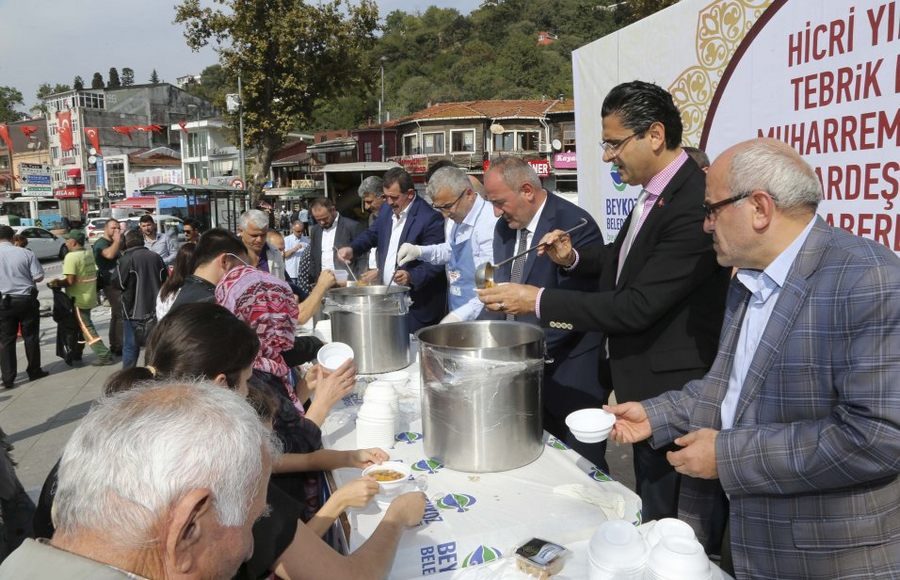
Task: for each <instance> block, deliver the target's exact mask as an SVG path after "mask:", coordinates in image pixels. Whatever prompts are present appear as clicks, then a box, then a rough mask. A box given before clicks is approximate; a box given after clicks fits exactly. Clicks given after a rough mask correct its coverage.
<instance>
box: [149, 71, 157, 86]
mask: <svg viewBox="0 0 900 580" xmlns="http://www.w3.org/2000/svg"><path fill="white" fill-rule="evenodd" d="M150 84H153V85H158V84H159V75H158V74H156V69H153V72H152V73H150Z"/></svg>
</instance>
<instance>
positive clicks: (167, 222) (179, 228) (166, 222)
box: [119, 213, 184, 242]
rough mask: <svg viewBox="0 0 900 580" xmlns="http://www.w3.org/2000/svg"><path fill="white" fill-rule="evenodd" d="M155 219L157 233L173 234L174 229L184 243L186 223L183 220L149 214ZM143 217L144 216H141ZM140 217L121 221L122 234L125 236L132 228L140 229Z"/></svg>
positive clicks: (170, 216)
mask: <svg viewBox="0 0 900 580" xmlns="http://www.w3.org/2000/svg"><path fill="white" fill-rule="evenodd" d="M147 215H149V216H150V217H152V218H153V220H154V221H155V222H156V231H158V232H171V231H172V229H174V230H175V231H176V232H177V235H178V241H179V242H183V241H184V222H183V221H181V218H179V217H175V216H173V215H159V214H155V213H151V214H147ZM141 217H143V216H141ZM140 219H141V218H140V217H130V218H126V219H123V220H119V223H120V224H121V225H122V233H123V234H124V233H125V232H127V231H128V230H130V229H132V228H137V227H140Z"/></svg>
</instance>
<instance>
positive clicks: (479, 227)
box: [397, 167, 497, 323]
mask: <svg viewBox="0 0 900 580" xmlns="http://www.w3.org/2000/svg"><path fill="white" fill-rule="evenodd" d="M426 192H427V194H428V197H429V198H430V199H431V207H433V208H434V209H436V210H438V211H439V212H441V215H443V216H444V217H445V218H447V224H446V227H445V232H444V237H445V241H444V242H441V243H440V244H433V245H429V246H416V245H413V244H403V245H401V246H400V250H399V251H398V252H397V259H398V263H399V265H401V266H402V265H403V264H406V263H407V262H411V261H413V260H422V261H423V262H428V263H429V264H435V265H446V269H447V286H448V301H449V307H450V308H449V310H450V312H449V313H448V314H447V315H446V316H444V318H443V319H442V320H441V323H446V322H461V321H463V320H474V319H475V318H477V317H478V315H479V314H480V313H481V310H482V308H483V307H484V304H483V303H482V302H481V300H479V298H478V295H477V294H476V293H475V270H476V268H477V267H478V266H479V265H480V264H484V263H491V264H493V263H494V228H495V226H496V225H497V216H495V215H494V209H493V208H492V207H490V204H489V203H487V202H486V201H484V199H482V198H481V196H480V195H478V194H477V193H476V192H475V190H474V189H473V187H472V182H471V181H469V176H468V175H466V172H465V171H463V170H462V169H459V168H458V167H441V168H440V169H438V170H437V171H435V172H434V175H432V176H431V179H430V180H429V181H428V187H427V189H426Z"/></svg>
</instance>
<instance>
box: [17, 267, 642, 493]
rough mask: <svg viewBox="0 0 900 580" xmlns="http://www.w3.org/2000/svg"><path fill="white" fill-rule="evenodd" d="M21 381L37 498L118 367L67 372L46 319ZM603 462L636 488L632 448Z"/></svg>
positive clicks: (45, 297)
mask: <svg viewBox="0 0 900 580" xmlns="http://www.w3.org/2000/svg"><path fill="white" fill-rule="evenodd" d="M43 265H44V270H45V273H46V279H47V280H49V279H50V278H54V277H58V276H60V275H61V273H62V262H60V261H49V262H46V263H44V264H43ZM38 286H39V288H40V299H41V302H42V305H43V306H47V307H49V305H50V304H51V303H52V300H51V291H50V290H49V289H48V288H47V287H46V283H41V284H39V285H38ZM92 318H93V320H94V323H95V324H96V326H97V330H98V332H99V333H100V335H101V336H102V337H103V339H104V341H106V340H107V336H108V333H107V328H108V325H109V307H107V306H101V307H98V308H96V309H94V311H93V314H92ZM17 354H18V355H19V364H18V366H19V376H18V377H17V380H16V387H15V388H14V389H11V390H3V389H0V426H2V428H3V430H4V431H6V433H7V435H8V438H9V441H10V442H11V443H13V444H14V445H15V451H14V452H13V455H14V456H15V458H16V461H17V462H18V464H19V465H18V467H17V468H16V471H17V473H18V475H19V479H20V480H21V481H22V485H23V486H24V487H25V489H26V490H27V491H28V492H29V494H30V495H31V496H32V497H33V498H35V499H36V498H37V496H38V494H39V493H40V489H41V485H43V483H44V479H45V478H46V476H47V473H49V471H50V469H51V468H52V467H53V464H54V463H56V461H57V459H59V456H60V454H61V453H62V449H63V447H64V446H65V444H66V441H68V439H69V436H70V435H71V434H72V432H73V431H74V430H75V427H76V426H77V425H78V421H79V420H80V419H81V418H82V417H83V416H84V415H85V413H87V411H88V409H90V405H91V402H92V401H93V400H94V399H96V398H97V397H98V396H99V395H100V392H101V390H102V388H103V383H104V382H105V381H106V379H107V377H109V376H110V375H111V374H112V373H114V372H115V371H117V370H119V369H120V368H121V365H120V364H115V365H111V366H106V367H93V366H91V364H90V363H91V362H92V361H93V360H94V354H93V353H92V352H91V351H90V349H85V353H84V362H83V363H76V364H80V366H76V367H74V368H73V367H68V366H66V364H65V363H64V362H63V361H62V360H61V359H59V358H58V357H57V356H56V324H55V323H54V322H53V319H52V318H50V317H49V316H47V317H44V318H41V361H42V364H43V368H44V370H46V371H48V372H49V373H50V376H48V377H46V378H44V379H41V380H39V381H34V382H26V380H27V376H26V375H25V366H26V362H25V354H24V349H23V347H22V344H21V341H19V343H18V345H17ZM607 460H608V461H609V463H610V469H611V471H612V472H613V477H615V478H616V479H618V480H619V481H621V482H622V483H624V484H625V485H626V486H628V487H629V488H630V489H634V474H633V470H632V466H631V446H630V445H619V444H616V443H610V445H609V448H608V449H607Z"/></svg>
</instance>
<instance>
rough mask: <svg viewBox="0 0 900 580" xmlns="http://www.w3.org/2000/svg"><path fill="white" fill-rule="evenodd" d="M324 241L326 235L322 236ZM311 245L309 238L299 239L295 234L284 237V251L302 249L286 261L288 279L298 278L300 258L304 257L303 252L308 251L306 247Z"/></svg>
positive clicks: (302, 237)
mask: <svg viewBox="0 0 900 580" xmlns="http://www.w3.org/2000/svg"><path fill="white" fill-rule="evenodd" d="M322 237H323V239H324V235H323V236H322ZM308 245H309V238H308V237H307V236H300V237H297V236H296V235H295V234H290V235H288V236H285V237H284V249H285V251H287V250H292V249H294V248H296V247H298V246H299V247H300V249H299V250H297V251H296V252H294V253H293V254H291V257H290V258H287V259H285V261H284V268H285V271H286V272H287V275H288V277H290V278H296V277H297V275H298V272H299V269H300V257H301V256H302V255H303V252H305V251H306V246H308Z"/></svg>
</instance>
